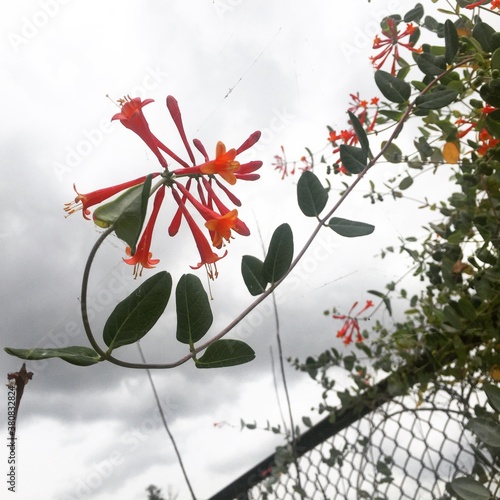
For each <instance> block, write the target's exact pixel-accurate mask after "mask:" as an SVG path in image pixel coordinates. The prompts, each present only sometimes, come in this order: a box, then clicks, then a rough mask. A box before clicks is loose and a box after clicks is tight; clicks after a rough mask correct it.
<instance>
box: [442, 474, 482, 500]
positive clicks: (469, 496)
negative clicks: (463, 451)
mask: <svg viewBox="0 0 500 500" xmlns="http://www.w3.org/2000/svg"><path fill="white" fill-rule="evenodd" d="M450 486H451V489H452V490H453V491H454V492H455V493H456V494H457V495H458V496H459V498H461V499H462V500H489V499H490V498H491V494H490V492H489V491H488V490H487V489H486V488H485V487H484V486H483V485H482V484H481V483H480V482H479V481H476V480H475V479H472V478H470V477H458V478H457V479H453V481H451V483H450Z"/></svg>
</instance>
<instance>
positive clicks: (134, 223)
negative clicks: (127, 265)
mask: <svg viewBox="0 0 500 500" xmlns="http://www.w3.org/2000/svg"><path fill="white" fill-rule="evenodd" d="M152 178H153V176H152V175H148V176H147V177H146V180H145V182H144V183H143V184H139V185H138V186H134V187H133V188H130V189H128V190H127V191H125V192H124V193H123V194H121V195H120V196H119V197H118V198H117V199H116V200H113V201H111V202H109V203H106V204H104V205H101V206H100V207H98V208H96V210H94V215H93V218H94V223H95V224H96V225H97V226H99V227H110V226H111V225H112V224H114V226H115V229H114V230H115V233H116V236H118V238H120V239H121V240H123V241H125V243H127V245H128V246H129V247H130V249H131V255H134V253H135V247H136V245H137V241H138V240H139V236H140V234H141V231H142V226H143V225H144V219H145V218H146V212H147V207H148V198H149V193H150V191H151V180H152Z"/></svg>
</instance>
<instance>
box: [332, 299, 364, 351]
mask: <svg viewBox="0 0 500 500" xmlns="http://www.w3.org/2000/svg"><path fill="white" fill-rule="evenodd" d="M357 306H358V302H357V301H356V302H354V304H353V305H352V307H351V309H350V310H349V313H348V314H333V315H332V317H333V318H334V319H343V320H345V321H344V324H343V325H342V328H341V329H340V330H339V331H338V332H337V337H338V338H343V339H344V340H343V342H344V344H346V345H348V344H350V343H351V342H352V340H353V336H354V334H356V342H362V341H363V336H362V335H361V330H360V328H359V321H358V317H359V316H360V315H361V314H362V313H364V312H365V311H366V310H367V309H369V308H370V307H373V302H372V301H371V300H367V301H366V304H365V306H364V307H363V308H362V309H361V310H360V311H359V312H358V313H357V314H356V316H355V317H352V316H351V314H352V312H353V311H354V309H356V307H357Z"/></svg>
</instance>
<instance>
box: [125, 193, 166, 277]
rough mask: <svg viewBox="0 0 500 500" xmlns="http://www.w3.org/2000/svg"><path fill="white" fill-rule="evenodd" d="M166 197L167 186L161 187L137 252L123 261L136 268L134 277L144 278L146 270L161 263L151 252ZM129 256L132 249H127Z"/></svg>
mask: <svg viewBox="0 0 500 500" xmlns="http://www.w3.org/2000/svg"><path fill="white" fill-rule="evenodd" d="M164 197H165V186H161V187H160V188H159V189H158V191H157V193H156V195H155V200H154V203H153V211H152V212H151V216H150V217H149V221H148V224H147V226H146V229H145V230H144V233H143V234H142V236H141V239H140V241H139V244H138V245H137V249H136V252H135V253H134V255H133V256H131V257H130V258H129V259H123V261H124V262H126V263H127V264H130V265H132V266H134V277H136V278H137V276H142V270H143V269H144V268H146V269H151V268H153V267H155V266H156V264H158V262H160V260H159V259H152V258H151V257H152V256H153V254H152V253H151V252H150V247H151V240H152V238H153V229H154V227H155V224H156V219H157V217H158V213H159V211H160V207H161V204H162V202H163V198H164ZM127 255H131V250H130V247H127Z"/></svg>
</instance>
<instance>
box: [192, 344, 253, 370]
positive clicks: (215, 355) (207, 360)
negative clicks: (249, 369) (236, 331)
mask: <svg viewBox="0 0 500 500" xmlns="http://www.w3.org/2000/svg"><path fill="white" fill-rule="evenodd" d="M254 358H255V351H254V350H253V349H252V348H251V347H250V346H249V345H248V344H245V342H242V341H241V340H233V339H222V340H216V341H215V342H214V343H213V344H210V345H209V346H208V347H207V350H206V351H205V353H204V354H203V356H202V357H201V358H199V359H197V360H196V361H195V364H196V367H197V368H224V367H226V366H236V365H242V364H243V363H248V362H249V361H252V360H253V359H254Z"/></svg>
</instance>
